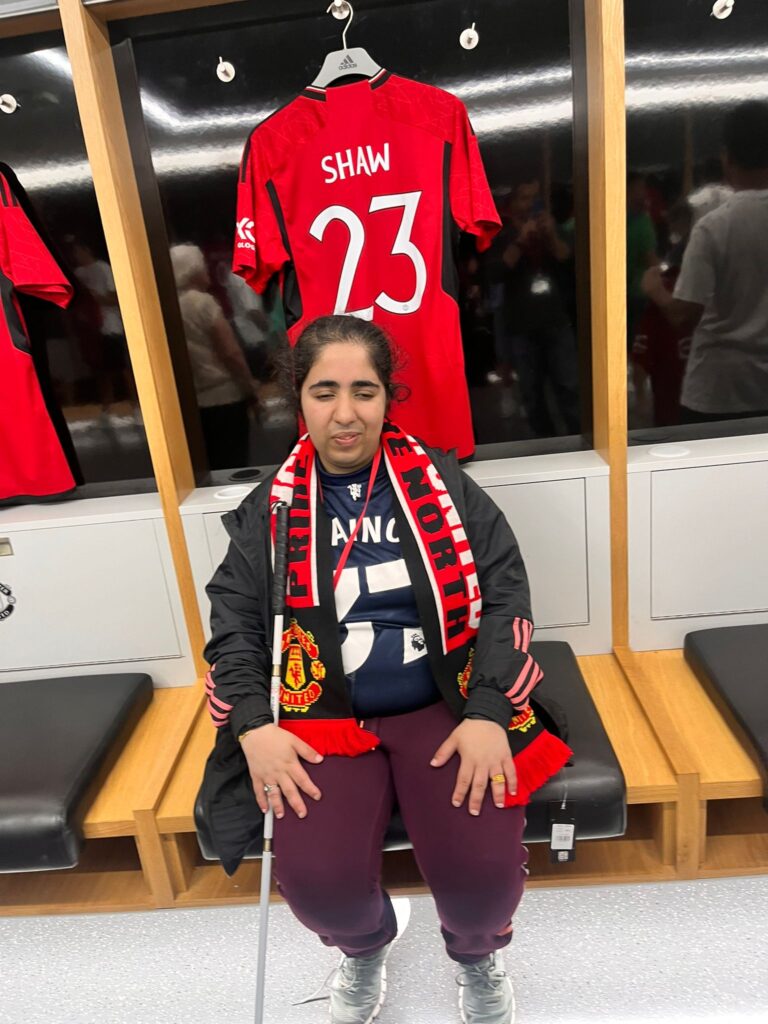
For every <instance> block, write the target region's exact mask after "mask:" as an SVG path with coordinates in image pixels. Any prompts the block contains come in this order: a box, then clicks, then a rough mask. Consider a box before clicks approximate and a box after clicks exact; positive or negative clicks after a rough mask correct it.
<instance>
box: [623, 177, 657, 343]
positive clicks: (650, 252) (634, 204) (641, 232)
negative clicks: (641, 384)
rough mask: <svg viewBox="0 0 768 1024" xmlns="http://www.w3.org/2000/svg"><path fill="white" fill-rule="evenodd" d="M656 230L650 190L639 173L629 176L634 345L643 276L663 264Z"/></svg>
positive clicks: (629, 291)
mask: <svg viewBox="0 0 768 1024" xmlns="http://www.w3.org/2000/svg"><path fill="white" fill-rule="evenodd" d="M656 244H657V243H656V229H655V228H654V226H653V221H652V219H651V215H650V213H649V212H648V188H647V186H646V183H645V178H644V176H643V175H642V174H639V173H638V172H637V171H630V173H629V174H628V175H627V344H628V345H631V343H632V338H633V337H634V334H635V328H636V326H637V322H638V320H639V319H640V317H641V316H642V315H643V310H644V309H645V304H646V298H645V296H644V295H643V289H642V286H641V285H642V280H643V274H644V273H645V271H646V270H647V269H648V267H652V266H655V264H657V263H658V262H659V260H658V257H657V255H656Z"/></svg>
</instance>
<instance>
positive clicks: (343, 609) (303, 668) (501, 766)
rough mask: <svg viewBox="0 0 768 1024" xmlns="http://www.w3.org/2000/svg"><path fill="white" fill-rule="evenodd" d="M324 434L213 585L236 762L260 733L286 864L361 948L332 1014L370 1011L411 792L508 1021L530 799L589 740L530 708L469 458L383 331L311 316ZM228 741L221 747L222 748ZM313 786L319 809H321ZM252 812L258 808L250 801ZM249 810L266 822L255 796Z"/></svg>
mask: <svg viewBox="0 0 768 1024" xmlns="http://www.w3.org/2000/svg"><path fill="white" fill-rule="evenodd" d="M292 361H293V371H292V372H293V387H294V389H295V394H296V398H297V399H298V402H299V406H300V409H301V413H302V416H303V418H304V421H305V423H306V425H307V429H308V435H306V436H305V437H303V438H302V439H301V440H300V441H299V442H298V444H297V445H296V447H295V448H294V450H293V452H292V453H291V455H290V456H289V458H288V459H287V460H286V462H285V463H284V464H283V466H282V467H281V468H280V469H279V470H278V471H277V473H276V474H275V476H274V477H273V478H271V479H269V480H267V481H265V483H263V484H262V485H261V486H260V487H258V488H257V489H256V490H254V491H253V492H252V493H251V494H250V495H249V496H248V497H247V498H246V499H245V500H244V501H243V502H242V504H241V505H240V507H239V509H238V510H237V511H236V512H235V513H231V514H230V515H229V516H228V517H225V523H226V526H227V530H228V532H229V534H230V536H231V538H232V543H231V544H230V547H229V551H228V554H227V557H226V559H225V560H224V562H223V563H222V564H221V566H220V567H219V569H218V570H217V572H216V574H215V576H214V577H213V580H212V581H211V583H210V584H209V586H208V588H207V592H208V595H209V597H210V599H211V604H212V617H211V625H212V639H211V641H210V643H209V644H208V646H207V648H206V651H205V656H206V659H207V660H208V662H209V664H211V665H212V666H213V667H212V671H211V673H210V677H209V683H208V690H209V697H210V710H211V713H212V716H213V720H214V722H215V724H216V725H217V726H218V727H219V737H218V742H217V752H215V754H214V758H215V757H216V756H222V757H225V756H227V755H228V756H229V757H230V759H231V758H232V757H233V756H241V755H239V752H238V751H236V750H235V751H234V754H233V753H232V752H231V751H230V750H229V746H228V745H233V744H234V743H235V737H237V740H239V742H240V744H241V746H242V754H244V756H245V758H246V760H247V763H248V769H249V771H250V777H251V780H252V783H253V789H254V792H255V795H256V800H257V801H258V805H259V807H260V808H261V811H263V812H266V810H267V801H269V802H270V803H271V805H272V808H273V810H274V813H275V817H276V819H277V820H276V821H275V837H274V852H275V861H274V869H275V877H276V881H277V885H278V888H279V891H280V893H281V894H282V895H283V897H284V898H285V900H286V902H287V903H288V905H289V906H290V907H291V909H292V911H293V912H294V914H295V915H296V917H297V918H298V919H299V920H300V921H301V922H302V923H303V924H305V925H306V926H307V927H308V928H310V929H311V930H312V931H314V932H316V933H317V934H318V935H319V937H320V939H321V940H322V942H324V943H325V944H326V945H328V946H338V947H339V948H340V949H341V951H342V953H343V957H342V960H341V963H340V966H339V967H338V969H337V970H336V972H335V976H334V978H333V980H332V982H331V985H330V996H331V1020H332V1022H333V1024H368V1022H370V1021H372V1020H373V1018H374V1017H375V1016H376V1014H377V1013H378V1011H379V1008H380V1007H381V1004H382V1002H383V999H384V992H385V989H386V982H385V977H386V975H385V960H386V957H387V953H388V950H389V948H390V945H391V943H392V941H393V940H394V938H395V936H396V934H397V924H396V920H395V914H394V910H393V907H392V903H391V901H390V899H389V896H388V895H387V893H386V892H384V891H383V889H382V887H381V884H380V881H379V872H380V868H381V859H382V840H383V836H384V833H385V830H386V827H387V825H388V823H389V821H390V817H391V815H392V809H393V801H394V800H395V799H396V800H397V803H398V805H399V807H400V811H401V814H402V817H403V821H404V823H405V827H406V829H407V832H408V835H409V838H410V840H411V842H412V844H413V848H414V851H415V855H416V859H417V861H418V865H419V868H420V870H421V872H422V874H423V876H424V879H425V881H426V882H427V884H428V885H429V887H430V889H431V891H432V894H433V896H434V899H435V903H436V906H437V912H438V915H439V917H440V921H441V925H442V928H441V931H442V935H443V938H444V940H445V944H446V949H447V952H448V956H449V957H450V958H451V959H452V960H454V961H456V962H457V963H459V964H460V965H462V968H463V969H462V971H461V972H460V973H459V975H458V978H457V980H458V982H459V985H460V993H461V997H460V1006H461V1013H462V1019H463V1020H464V1021H465V1022H467V1024H479V1022H481V1021H482V1024H509V1022H511V1020H512V1019H513V1014H514V998H513V991H512V985H511V982H510V980H509V978H508V977H507V974H506V972H505V971H504V968H503V964H502V960H501V955H500V952H499V951H500V950H501V948H502V947H504V946H506V945H508V944H509V942H510V941H511V937H512V917H513V914H514V912H515V909H516V908H517V906H518V904H519V902H520V899H521V897H522V894H523V887H524V881H525V876H526V874H527V870H526V856H527V850H526V848H525V847H524V846H523V845H522V837H523V830H524V827H525V805H526V803H527V802H528V800H529V798H530V794H531V793H532V792H533V791H534V790H536V789H538V788H539V787H540V786H541V785H543V783H544V782H546V781H547V779H548V778H550V777H551V776H552V775H554V774H555V773H556V772H557V771H559V770H560V768H561V767H563V765H564V764H565V763H566V761H567V760H568V759H569V757H570V755H571V751H570V750H569V748H568V747H567V746H566V745H565V744H564V743H562V742H561V741H560V740H559V739H558V738H557V737H555V736H553V735H552V734H551V733H549V732H547V731H546V730H545V729H544V728H543V726H542V725H541V723H540V721H538V720H537V716H536V715H535V714H534V713H533V711H532V709H531V707H530V703H529V698H530V695H531V691H532V690H533V688H534V687H535V686H536V684H537V683H538V681H539V680H540V678H541V671H540V670H539V668H538V666H537V665H536V663H535V662H534V661H533V659H532V657H531V656H530V655H529V654H528V646H529V643H530V640H531V635H532V632H533V625H532V622H531V611H530V598H529V593H528V582H527V578H526V573H525V568H524V566H523V561H522V558H521V555H520V551H519V549H518V546H517V543H516V541H515V538H514V536H513V534H512V531H511V529H510V528H509V526H508V524H507V522H506V520H505V518H504V515H503V514H502V513H501V511H500V510H499V509H498V508H497V506H496V505H495V504H494V503H493V502H492V501H491V499H490V498H489V497H488V496H487V494H485V493H484V492H483V491H482V490H481V489H480V487H478V486H477V484H475V483H474V482H473V481H472V480H471V479H470V478H469V477H468V476H466V475H465V474H464V473H463V472H462V471H461V469H460V467H459V465H458V463H457V462H456V460H455V459H454V457H453V456H448V455H446V454H444V453H443V452H441V451H437V450H433V449H428V448H423V447H422V446H421V445H420V444H419V443H418V442H417V441H414V439H413V438H411V437H409V436H408V435H407V434H405V433H404V432H403V431H402V430H401V429H400V428H399V427H397V426H396V425H395V424H394V423H392V422H390V421H389V420H388V419H387V418H386V413H387V410H388V407H389V405H390V402H391V400H392V399H393V398H394V397H395V395H396V391H397V385H396V384H394V383H393V379H392V378H393V356H392V352H391V349H390V346H389V343H388V339H387V337H386V335H385V334H384V333H383V331H382V330H381V329H380V328H379V327H377V326H375V325H374V324H372V323H367V322H364V321H362V320H359V319H356V318H354V317H344V316H329V317H323V318H321V319H319V320H316V321H314V322H313V323H312V324H310V325H309V326H308V327H307V328H306V330H305V331H304V333H303V334H302V335H301V337H300V339H299V341H298V343H297V345H296V347H295V349H294V350H293V352H292ZM278 501H287V502H289V503H290V505H291V518H290V528H289V531H290V532H289V562H288V578H289V593H288V598H287V608H286V624H287V625H286V629H285V632H284V634H283V644H282V647H283V671H282V679H283V686H282V688H281V693H280V706H281V709H280V719H279V725H275V724H274V723H273V719H272V715H271V713H270V705H269V675H270V664H271V657H270V651H269V639H268V638H269V637H271V628H270V621H269V618H270V616H269V607H270V605H269V594H270V586H271V557H270V532H271V531H270V527H271V522H270V520H271V517H270V510H271V508H272V507H273V505H274V503H275V502H278ZM219 747H222V750H221V751H219V750H218V748H219ZM307 798H308V799H307ZM253 810H255V808H253ZM243 813H244V814H245V813H248V809H247V808H245V807H244V808H243Z"/></svg>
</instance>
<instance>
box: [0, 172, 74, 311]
mask: <svg viewBox="0 0 768 1024" xmlns="http://www.w3.org/2000/svg"><path fill="white" fill-rule="evenodd" d="M0 253H1V254H2V264H3V269H4V271H5V273H6V275H7V276H8V277H9V278H10V279H11V281H12V282H13V285H14V287H15V288H16V289H17V290H18V291H20V292H25V293H26V294H27V295H34V296H36V297H37V298H39V299H47V300H48V301H49V302H55V303H56V305H57V306H67V305H68V304H69V301H70V299H71V298H72V286H71V285H70V283H69V281H68V280H67V279H66V277H65V276H64V274H63V272H62V270H61V268H60V267H59V265H58V263H57V262H56V260H55V259H54V258H53V256H51V254H50V253H49V252H48V250H47V249H46V247H45V245H44V243H43V240H42V239H41V238H40V236H39V235H38V233H37V232H36V231H35V229H34V228H33V227H32V225H31V223H30V222H29V220H28V219H27V215H26V214H25V213H24V211H23V210H22V208H21V206H20V205H19V201H18V199H17V198H16V197H15V196H14V194H13V192H12V191H11V187H10V185H9V184H8V182H7V181H6V179H5V178H4V177H3V176H2V175H0Z"/></svg>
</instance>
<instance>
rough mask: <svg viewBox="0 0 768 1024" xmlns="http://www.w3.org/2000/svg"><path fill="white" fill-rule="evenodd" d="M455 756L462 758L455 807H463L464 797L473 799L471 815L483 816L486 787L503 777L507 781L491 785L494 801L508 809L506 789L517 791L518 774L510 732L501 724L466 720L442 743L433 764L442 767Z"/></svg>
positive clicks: (455, 791) (454, 795)
mask: <svg viewBox="0 0 768 1024" xmlns="http://www.w3.org/2000/svg"><path fill="white" fill-rule="evenodd" d="M454 754H458V755H459V757H460V758H461V764H460V765H459V771H458V774H457V775H456V788H455V789H454V791H453V797H452V798H451V799H452V802H453V806H454V807H461V805H462V803H463V802H464V797H465V796H466V795H467V793H469V794H470V796H469V813H470V814H479V813H480V807H481V805H482V803H483V797H484V796H485V788H486V786H487V785H488V783H489V782H491V776H492V775H503V776H504V779H505V781H504V782H491V793H492V795H493V802H494V803H495V804H496V806H497V807H503V806H504V790H505V787H508V788H509V792H510V793H516V792H517V772H516V771H515V762H514V761H513V759H512V753H511V751H510V749H509V740H508V739H507V733H506V730H505V729H503V728H502V726H500V725H499V724H498V723H497V722H486V721H483V720H482V719H479V718H465V719H464V721H463V722H462V723H461V725H457V726H456V728H455V729H454V730H453V732H452V733H451V735H450V736H449V737H448V739H447V740H445V742H444V743H442V744H441V745H440V746H439V747H438V750H437V753H436V754H435V756H434V757H433V758H432V761H431V762H430V763H431V764H432V765H434V766H435V767H436V768H439V767H441V766H442V765H444V764H445V763H446V761H448V760H449V759H450V758H451V757H453V755H454Z"/></svg>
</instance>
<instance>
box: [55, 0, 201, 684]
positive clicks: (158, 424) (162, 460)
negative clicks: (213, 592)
mask: <svg viewBox="0 0 768 1024" xmlns="http://www.w3.org/2000/svg"><path fill="white" fill-rule="evenodd" d="M60 12H61V21H62V27H63V29H64V38H65V42H66V46H67V52H68V54H69V59H70V62H71V64H72V79H73V83H74V87H75V94H76V97H77V105H78V111H79V114H80V121H81V124H82V127H83V136H84V139H85V145H86V149H87V152H88V159H89V162H90V166H91V172H92V174H93V183H94V187H95V190H96V198H97V201H98V204H99V211H100V213H101V219H102V224H103V227H104V236H105V238H106V242H107V248H108V250H109V259H110V263H111V265H112V270H113V272H114V277H115V286H116V289H117V294H118V298H119V300H120V310H121V313H122V317H123V322H124V325H125V334H126V338H127V340H128V348H129V351H130V356H131V363H132V366H133V372H134V375H135V378H136V387H137V390H138V394H139V401H140V403H141V411H142V416H143V418H144V426H145V429H146V434H147V442H148V444H149V450H150V454H151V457H152V465H153V468H154V472H155V478H156V480H157V486H158V490H159V492H160V498H161V501H162V505H163V513H164V516H165V523H166V528H167V530H168V537H169V540H170V545H171V553H172V556H173V561H174V566H175V569H176V577H177V580H178V584H179V591H180V594H181V601H182V606H183V610H184V618H185V621H186V626H187V632H188V635H189V640H190V645H191V649H192V654H193V657H194V659H195V667H196V672H197V675H198V677H200V678H201V677H202V676H203V675H204V673H205V671H206V666H205V663H204V662H203V659H202V649H203V646H204V639H203V628H202V622H201V619H200V611H199V608H198V604H197V598H196V595H195V588H194V582H193V578H192V570H191V567H190V563H189V554H188V552H187V547H186V542H185V539H184V531H183V528H182V524H181V516H180V515H179V505H180V503H181V502H182V501H183V500H184V498H185V497H186V496H187V495H188V494H189V493H190V492H191V491H192V490H193V489H194V486H195V481H194V475H193V472H192V463H191V460H190V457H189V449H188V446H187V439H186V435H185V432H184V425H183V421H182V416H181V409H180V406H179V399H178V394H177V390H176V382H175V379H174V375H173V369H172V365H171V359H170V353H169V350H168V341H167V338H166V334H165V325H164V323H163V317H162V312H161V308H160V300H159V296H158V293H157V285H156V282H155V276H154V270H153V267H152V261H151V258H150V251H149V243H148V240H147V234H146V229H145V226H144V218H143V215H142V210H141V204H140V201H139V193H138V188H137V185H136V178H135V174H134V171H133V164H132V161H131V153H130V149H129V146H128V137H127V133H126V130H125V121H124V118H123V112H122V107H121V104H120V96H119V92H118V87H117V79H116V76H115V68H114V62H113V59H112V51H111V49H110V45H109V38H108V34H107V30H106V27H105V26H104V25H103V24H102V22H101V21H100V20H99V19H98V17H96V16H95V15H94V13H93V11H92V10H91V9H89V8H86V7H83V6H82V4H81V3H80V0H61V2H60Z"/></svg>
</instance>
